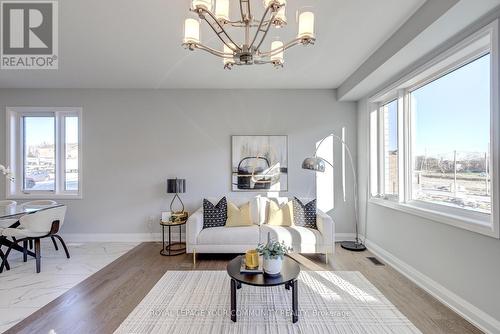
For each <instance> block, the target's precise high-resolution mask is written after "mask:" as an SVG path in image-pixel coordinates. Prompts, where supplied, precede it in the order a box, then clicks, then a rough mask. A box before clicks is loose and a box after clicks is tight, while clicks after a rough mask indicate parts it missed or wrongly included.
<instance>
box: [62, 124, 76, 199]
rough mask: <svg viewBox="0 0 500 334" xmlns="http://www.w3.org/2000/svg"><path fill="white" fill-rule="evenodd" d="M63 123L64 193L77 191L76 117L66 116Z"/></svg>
mask: <svg viewBox="0 0 500 334" xmlns="http://www.w3.org/2000/svg"><path fill="white" fill-rule="evenodd" d="M64 120H65V122H64V124H65V139H64V142H65V144H66V147H65V156H64V158H65V166H66V171H65V180H64V188H65V190H66V191H77V190H78V117H75V116H67V117H65V118H64Z"/></svg>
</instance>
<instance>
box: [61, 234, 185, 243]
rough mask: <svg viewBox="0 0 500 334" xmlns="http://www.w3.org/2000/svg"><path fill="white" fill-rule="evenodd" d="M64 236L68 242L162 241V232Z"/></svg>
mask: <svg viewBox="0 0 500 334" xmlns="http://www.w3.org/2000/svg"><path fill="white" fill-rule="evenodd" d="M62 236H63V238H64V240H65V241H67V242H148V241H161V233H64V234H62ZM175 240H177V239H175Z"/></svg>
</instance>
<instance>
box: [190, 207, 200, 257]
mask: <svg viewBox="0 0 500 334" xmlns="http://www.w3.org/2000/svg"><path fill="white" fill-rule="evenodd" d="M201 230H203V208H199V209H198V210H196V211H195V212H194V213H193V214H192V215H191V216H189V218H188V220H187V222H186V242H187V247H188V250H190V249H191V247H190V246H191V245H196V239H197V238H198V234H200V232H201ZM188 253H189V252H188Z"/></svg>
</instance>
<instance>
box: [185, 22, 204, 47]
mask: <svg viewBox="0 0 500 334" xmlns="http://www.w3.org/2000/svg"><path fill="white" fill-rule="evenodd" d="M183 42H184V43H187V44H189V43H199V42H200V22H199V21H198V20H196V19H194V18H187V19H186V21H184V41H183Z"/></svg>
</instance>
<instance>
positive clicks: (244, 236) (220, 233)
mask: <svg viewBox="0 0 500 334" xmlns="http://www.w3.org/2000/svg"><path fill="white" fill-rule="evenodd" d="M258 243H259V227H258V226H257V225H252V226H240V227H232V228H225V227H213V228H207V229H203V230H202V231H201V232H200V234H198V244H201V245H226V244H229V245H255V247H257V244H258Z"/></svg>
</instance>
